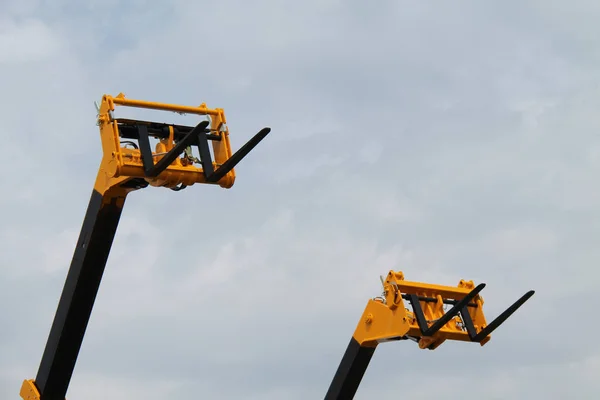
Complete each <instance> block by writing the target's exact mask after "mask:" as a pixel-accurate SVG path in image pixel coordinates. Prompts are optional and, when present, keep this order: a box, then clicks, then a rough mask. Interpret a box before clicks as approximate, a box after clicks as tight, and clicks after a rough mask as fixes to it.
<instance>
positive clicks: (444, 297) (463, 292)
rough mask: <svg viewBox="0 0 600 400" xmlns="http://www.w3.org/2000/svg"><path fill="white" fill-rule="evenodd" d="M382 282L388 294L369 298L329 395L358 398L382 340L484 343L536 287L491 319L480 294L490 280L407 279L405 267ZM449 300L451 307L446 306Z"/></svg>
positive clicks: (424, 345) (429, 344)
mask: <svg viewBox="0 0 600 400" xmlns="http://www.w3.org/2000/svg"><path fill="white" fill-rule="evenodd" d="M382 283H383V294H382V296H381V297H376V298H374V299H371V300H369V302H368V303H367V307H366V308H365V310H364V312H363V315H362V317H361V319H360V321H359V323H358V325H357V327H356V330H355V331H354V335H353V336H352V339H351V340H350V343H349V344H348V347H347V348H346V352H345V354H344V356H343V358H342V361H341V362H340V365H339V367H338V369H337V371H336V373H335V376H334V378H333V380H332V382H331V385H330V387H329V390H328V392H327V394H326V396H325V400H351V399H353V398H354V395H355V394H356V391H357V390H358V387H359V385H360V382H361V380H362V378H363V375H364V373H365V371H366V370H367V367H368V366H369V362H370V361H371V358H372V357H373V354H374V352H375V349H376V347H377V345H378V344H379V343H383V342H389V341H397V340H407V339H410V340H413V341H415V342H417V343H418V345H419V348H421V349H429V350H435V349H436V348H437V347H438V346H439V345H441V344H442V343H444V342H445V341H446V340H460V341H467V342H477V343H479V344H480V345H481V346H483V345H484V344H486V343H487V342H488V341H489V340H490V338H491V336H490V334H491V333H492V332H493V331H494V330H495V329H496V328H498V326H500V325H501V324H502V323H503V322H504V321H506V319H507V318H508V317H510V316H511V315H512V314H513V313H514V312H515V311H516V310H517V309H518V308H519V307H521V306H522V305H523V304H524V303H525V302H526V301H527V300H528V299H529V298H530V297H531V296H533V294H534V293H535V292H534V291H533V290H530V291H529V292H527V293H526V294H525V295H523V296H522V297H521V298H520V299H519V300H517V301H516V302H515V303H514V304H513V305H512V306H510V307H509V308H508V309H506V310H505V311H504V312H503V313H502V314H500V315H499V316H498V317H497V318H496V319H494V320H493V321H492V322H491V323H489V324H488V323H487V321H486V319H485V316H484V314H483V298H482V297H481V295H480V294H479V292H481V290H482V289H483V288H484V287H485V283H481V284H479V285H477V286H475V285H474V284H473V281H468V282H467V281H464V280H461V281H460V282H459V284H458V286H457V287H452V286H442V285H431V284H427V283H420V282H410V281H405V280H404V274H403V273H402V272H400V271H398V272H396V271H390V272H389V274H388V275H387V278H386V279H385V280H384V279H383V278H382ZM405 301H406V302H407V303H405ZM406 304H409V305H410V306H411V308H410V309H409V308H407V307H406ZM448 305H450V306H451V308H450V309H449V310H447V311H444V307H446V306H448Z"/></svg>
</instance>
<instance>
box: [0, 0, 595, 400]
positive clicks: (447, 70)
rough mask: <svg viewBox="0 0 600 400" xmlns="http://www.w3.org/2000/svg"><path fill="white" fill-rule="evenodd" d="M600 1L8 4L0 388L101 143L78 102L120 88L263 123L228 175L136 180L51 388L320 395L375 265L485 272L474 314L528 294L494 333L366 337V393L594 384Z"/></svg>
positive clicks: (37, 349) (575, 392)
mask: <svg viewBox="0 0 600 400" xmlns="http://www.w3.org/2000/svg"><path fill="white" fill-rule="evenodd" d="M599 18H600V3H598V2H597V1H585V0H579V1H577V2H559V1H548V0H547V1H532V0H527V1H513V0H510V1H504V2H482V1H474V0H473V1H468V0H459V1H453V2H436V1H429V2H424V1H419V2H417V1H387V0H381V1H379V2H377V6H369V5H368V4H367V3H365V2H358V1H355V0H352V1H341V0H337V1H336V0H320V1H315V0H307V1H303V2H284V1H279V2H278V1H273V0H258V1H254V2H244V1H240V0H238V1H233V0H224V1H219V2H216V1H213V2H206V1H191V0H173V1H170V2H163V3H158V2H150V1H144V0H132V1H127V2H126V1H118V0H104V1H97V0H83V1H69V0H54V1H42V0H39V1H33V0H4V1H2V2H1V3H0V87H1V93H2V97H1V99H0V104H1V107H0V121H1V124H2V129H1V131H2V148H1V153H2V156H1V157H0V168H1V170H2V171H3V174H2V181H3V185H2V186H3V188H4V193H5V195H3V196H1V197H0V205H1V208H0V210H1V211H0V213H1V218H2V224H1V225H0V397H1V398H3V399H16V398H18V393H19V389H20V386H21V382H22V381H23V379H28V378H33V377H35V374H36V372H37V368H38V365H39V361H40V358H41V355H42V352H43V349H44V346H45V343H46V339H47V335H48V332H49V329H50V325H51V323H52V319H53V318H54V312H55V310H56V305H57V302H58V298H59V296H60V292H61V290H62V286H63V283H64V279H65V276H66V273H67V270H68V266H69V264H70V261H71V257H72V255H73V250H74V246H75V243H76V240H77V236H78V234H79V229H80V228H81V223H82V220H83V217H84V214H85V210H86V207H87V204H88V200H89V196H90V193H91V190H92V188H93V184H94V180H95V177H96V173H97V169H98V166H99V162H100V160H101V157H102V153H101V147H100V140H99V134H98V128H97V127H96V125H95V122H96V121H95V118H96V110H95V108H94V101H99V100H100V99H101V97H102V95H103V94H105V93H106V94H111V95H117V94H118V93H119V92H123V93H125V95H126V96H127V97H128V98H132V99H142V100H151V101H161V102H167V103H176V104H184V105H198V104H200V103H202V102H205V103H206V104H207V105H208V106H209V107H212V108H216V107H221V108H224V109H225V113H226V115H227V119H228V126H229V130H230V135H231V136H230V138H231V143H232V147H233V149H234V150H236V149H238V148H239V147H241V146H242V145H243V143H245V142H246V141H247V140H248V139H249V138H250V137H252V135H254V134H255V133H256V132H258V131H259V130H260V129H261V128H263V127H265V126H268V127H270V128H271V129H272V132H271V134H270V135H269V136H268V137H267V138H266V139H265V140H264V141H263V142H262V143H261V144H260V145H259V146H258V147H257V148H256V149H255V150H254V151H253V152H252V153H251V154H250V155H249V156H248V157H247V158H246V159H244V160H243V161H242V162H241V163H240V164H239V165H238V167H237V168H236V173H237V179H236V182H235V185H234V186H233V187H232V188H231V189H222V188H220V187H215V186H210V185H194V186H192V187H189V188H187V189H186V190H184V191H181V192H173V191H170V190H167V189H162V188H153V187H149V188H147V189H144V190H142V191H138V192H135V193H133V194H131V195H130V196H129V197H128V199H127V202H126V204H125V209H124V211H123V216H122V219H121V224H120V226H119V228H118V231H117V235H116V238H115V242H114V245H113V248H112V252H111V255H110V258H109V260H108V263H107V267H106V271H105V274H104V279H103V281H102V285H101V287H100V290H99V293H98V297H97V300H96V303H95V307H94V311H93V314H92V318H91V320H90V323H89V325H88V329H87V333H86V337H85V339H84V342H83V346H82V349H81V352H80V354H79V358H78V361H77V365H76V369H75V372H74V374H73V378H72V380H71V385H70V388H69V392H68V393H67V398H68V399H70V400H77V399H86V400H100V399H102V400H104V399H108V398H110V399H112V400H125V399H127V400H129V399H131V398H134V397H135V398H143V399H145V400H159V399H167V398H188V397H190V396H191V397H198V396H199V397H202V398H207V399H224V400H227V399H239V398H244V399H249V400H254V399H256V400H258V399H260V400H271V399H289V400H300V399H302V400H305V399H319V398H323V396H324V395H325V393H326V391H327V388H328V386H329V383H330V382H331V379H332V377H333V374H334V373H335V370H336V369H337V366H338V364H339V362H340V360H341V358H342V355H343V353H344V351H345V349H346V346H347V344H348V341H349V340H350V337H351V335H352V333H353V331H354V329H355V327H356V324H357V323H358V320H359V318H360V316H361V314H362V312H363V310H364V307H365V305H366V303H367V301H368V299H369V298H372V297H375V296H377V295H379V294H380V292H381V284H380V282H379V276H380V275H385V274H387V272H388V271H389V270H400V271H403V272H404V275H405V277H406V279H407V280H413V281H421V282H429V283H437V284H444V285H456V284H457V283H458V281H459V280H460V279H467V280H473V281H474V282H476V283H480V282H485V283H486V284H487V287H486V289H484V291H483V292H482V295H483V298H484V299H485V311H486V315H487V317H488V320H491V319H492V318H494V317H495V316H496V315H498V314H499V313H500V312H502V311H503V310H504V309H505V308H506V307H508V306H509V305H510V304H511V303H512V302H513V301H515V300H516V299H517V298H518V297H519V296H521V295H522V294H523V293H525V292H526V291H528V290H530V289H534V290H536V294H535V295H534V297H533V298H531V300H529V301H528V302H527V303H526V304H525V305H524V306H523V307H522V308H521V309H520V310H519V311H518V312H517V313H515V314H514V315H513V316H512V317H511V318H510V319H509V320H508V321H507V322H506V323H505V324H504V325H502V326H501V327H500V328H499V329H498V330H496V331H495V332H494V334H493V338H492V340H491V341H490V342H489V343H488V344H486V345H485V346H484V347H481V346H479V345H477V344H473V343H460V342H446V343H444V344H443V345H442V346H441V347H440V348H438V349H437V350H435V351H425V350H420V349H418V347H417V346H416V345H415V344H414V343H412V342H399V343H385V344H382V345H381V346H380V347H379V348H378V349H377V351H376V352H375V356H374V357H373V359H372V361H371V365H370V367H369V369H368V370H367V373H366V374H365V377H364V379H363V381H362V384H361V386H360V389H359V391H358V393H357V395H356V397H355V398H356V399H357V400H358V399H372V398H379V399H393V398H398V397H405V398H411V399H424V400H425V399H427V400H429V399H439V398H441V397H444V398H446V399H461V400H464V399H481V398H485V399H530V398H544V399H563V398H567V396H570V398H577V399H595V398H596V396H597V392H598V390H599V389H600V383H599V381H598V379H597V378H598V376H600V345H598V344H597V343H596V341H595V340H594V338H593V336H594V335H595V333H596V329H600V323H599V322H598V319H597V318H595V314H594V313H595V311H596V308H595V307H593V305H594V304H597V292H598V289H600V273H599V272H598V268H597V265H598V263H599V262H600V246H597V238H598V237H600V236H599V235H600V185H598V184H597V179H596V177H597V176H598V175H599V174H600V119H599V118H598V110H599V109H600V68H599V67H600V25H598V24H597V21H598V19H599ZM145 115H148V116H149V118H151V117H153V118H154V119H161V118H163V114H160V116H157V115H156V114H152V113H150V114H145ZM167 117H168V118H171V117H170V116H169V115H168V114H167V115H166V116H165V118H167ZM594 299H596V300H594ZM580 329H581V330H580Z"/></svg>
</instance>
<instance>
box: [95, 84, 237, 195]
mask: <svg viewBox="0 0 600 400" xmlns="http://www.w3.org/2000/svg"><path fill="white" fill-rule="evenodd" d="M117 105H119V106H126V107H137V108H149V109H154V110H164V111H173V112H183V113H191V114H197V115H210V116H211V126H210V129H211V131H212V132H213V134H216V135H220V136H221V140H219V141H212V148H213V153H214V161H213V167H215V169H216V168H217V167H218V166H220V165H221V164H223V163H224V162H225V161H227V160H228V159H229V158H230V157H231V155H232V154H233V153H232V151H231V143H230V140H229V128H228V127H227V125H226V118H225V112H224V110H223V109H221V108H215V109H210V108H207V107H206V105H205V104H204V103H203V104H201V105H200V106H198V107H192V106H181V105H175V104H166V103H157V102H150V101H143V100H131V99H126V98H125V95H123V93H120V94H119V95H118V96H116V97H112V96H110V95H106V94H105V95H104V96H102V102H101V104H100V109H99V113H98V126H99V128H100V138H101V141H102V151H103V158H102V162H101V164H100V169H99V171H98V177H97V179H96V184H95V186H94V188H95V189H96V190H97V191H98V192H100V193H102V194H104V193H105V192H106V191H107V190H109V189H110V188H115V187H116V186H118V185H120V184H121V183H123V182H124V181H126V180H128V179H131V178H142V179H144V180H146V181H147V182H148V183H149V184H150V185H152V186H161V187H168V188H174V187H176V186H178V185H180V184H184V185H186V186H191V185H193V184H195V183H212V182H207V181H206V177H205V175H204V171H203V170H202V168H200V167H197V166H195V165H193V164H191V163H188V162H187V160H185V159H184V158H183V157H182V158H178V159H176V160H175V161H174V162H173V163H172V164H171V165H169V166H168V167H167V168H166V169H165V170H164V171H163V172H161V173H160V174H159V175H158V176H157V177H152V178H150V177H147V176H146V174H145V173H144V166H143V163H142V156H141V151H140V150H139V149H131V148H128V147H125V146H123V145H121V142H120V138H119V131H118V122H119V119H118V118H113V115H114V111H115V106H117ZM170 129H171V135H170V137H169V138H168V139H163V140H161V141H159V142H158V143H157V145H156V149H155V151H153V152H152V156H153V160H154V162H158V161H160V159H161V158H162V157H163V156H164V153H165V152H167V151H168V150H170V149H171V148H172V147H173V133H172V127H171V128H170ZM234 182H235V169H234V168H233V169H231V171H229V172H228V173H227V174H226V175H225V176H224V177H223V178H221V179H220V180H219V181H218V182H216V184H218V185H219V186H221V187H223V188H226V189H229V188H231V187H232V186H233V184H234ZM119 190H120V191H123V192H126V191H131V190H135V189H119Z"/></svg>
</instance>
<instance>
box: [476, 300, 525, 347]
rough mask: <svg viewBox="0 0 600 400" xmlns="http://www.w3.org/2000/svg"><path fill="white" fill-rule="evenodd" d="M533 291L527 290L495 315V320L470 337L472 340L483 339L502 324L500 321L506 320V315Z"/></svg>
mask: <svg viewBox="0 0 600 400" xmlns="http://www.w3.org/2000/svg"><path fill="white" fill-rule="evenodd" d="M534 293H535V291H534V290H530V291H529V292H527V293H525V294H524V295H523V296H521V298H520V299H519V300H517V301H515V302H514V303H513V305H511V306H510V307H508V308H507V309H506V310H505V311H504V312H503V313H502V314H500V315H499V316H498V317H496V319H495V320H493V321H492V322H491V323H490V324H488V326H486V327H485V329H483V330H482V331H481V332H479V333H478V334H477V335H475V337H474V338H472V340H473V341H474V342H481V341H482V340H483V339H485V338H486V337H487V336H488V335H489V334H490V333H492V332H493V331H494V330H495V329H496V328H498V327H499V326H500V325H502V323H503V322H504V321H506V320H507V319H508V317H510V316H511V315H512V314H513V313H514V312H515V311H517V310H518V309H519V307H521V306H522V305H523V304H525V302H526V301H527V300H529V298H530V297H531V296H533V294H534Z"/></svg>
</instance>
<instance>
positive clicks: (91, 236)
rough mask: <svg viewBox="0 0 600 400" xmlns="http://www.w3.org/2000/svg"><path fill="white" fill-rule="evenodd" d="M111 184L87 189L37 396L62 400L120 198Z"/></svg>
mask: <svg viewBox="0 0 600 400" xmlns="http://www.w3.org/2000/svg"><path fill="white" fill-rule="evenodd" d="M115 189H116V190H119V188H115ZM115 189H109V190H108V191H107V192H106V193H105V194H104V195H102V194H101V193H100V192H98V191H97V190H96V189H94V191H93V192H92V195H91V198H90V202H89V205H88V208H87V212H86V215H85V219H84V221H83V226H82V228H81V232H80V235H79V240H78V241H77V247H76V249H75V253H74V255H73V259H72V261H71V266H70V268H69V272H68V274H67V278H66V281H65V284H64V287H63V291H62V295H61V297H60V300H59V303H58V308H57V310H56V314H55V316H54V321H53V323H52V327H51V329H50V334H49V336H48V340H47V342H46V347H45V349H44V353H43V356H42V360H41V362H40V366H39V369H38V372H37V376H36V379H35V385H36V387H37V388H38V391H39V392H40V397H41V400H65V396H66V393H67V388H68V386H69V382H70V380H71V376H72V374H73V369H74V368H75V363H76V361H77V356H78V354H79V350H80V348H81V344H82V342H83V337H84V335H85V330H86V328H87V324H88V321H89V319H90V315H91V313H92V308H93V306H94V301H95V299H96V294H97V293H98V288H99V287H100V281H101V280H102V274H103V273H104V267H105V266H106V261H107V259H108V255H109V253H110V248H111V246H112V243H113V239H114V236H115V233H116V230H117V226H118V224H119V219H120V217H121V211H122V209H123V205H124V202H125V196H126V193H125V192H124V191H122V190H121V191H120V192H119V193H118V194H116V195H115V193H114V190H115Z"/></svg>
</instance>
